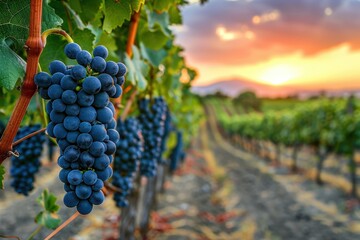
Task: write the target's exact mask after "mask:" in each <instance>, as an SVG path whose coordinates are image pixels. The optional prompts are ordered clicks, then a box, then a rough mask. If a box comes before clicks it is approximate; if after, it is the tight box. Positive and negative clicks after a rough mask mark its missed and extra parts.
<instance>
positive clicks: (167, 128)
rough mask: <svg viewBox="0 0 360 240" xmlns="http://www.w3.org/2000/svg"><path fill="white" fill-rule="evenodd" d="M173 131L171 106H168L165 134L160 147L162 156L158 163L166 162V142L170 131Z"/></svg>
mask: <svg viewBox="0 0 360 240" xmlns="http://www.w3.org/2000/svg"><path fill="white" fill-rule="evenodd" d="M171 131H172V124H171V113H170V110H169V108H168V107H167V106H166V118H165V123H164V134H163V136H162V138H161V148H160V153H161V155H160V158H159V159H158V164H165V163H166V162H165V159H164V158H163V157H162V154H163V153H164V152H165V150H166V144H167V140H168V137H169V134H170V132H171Z"/></svg>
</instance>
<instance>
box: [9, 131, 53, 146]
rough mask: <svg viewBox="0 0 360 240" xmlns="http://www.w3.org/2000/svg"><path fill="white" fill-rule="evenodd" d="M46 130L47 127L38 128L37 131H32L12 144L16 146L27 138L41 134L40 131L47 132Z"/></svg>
mask: <svg viewBox="0 0 360 240" xmlns="http://www.w3.org/2000/svg"><path fill="white" fill-rule="evenodd" d="M45 131H46V128H42V129H40V130H37V131H35V132H33V133H30V134H28V135H26V136H25V137H23V138H20V139H19V140H17V141H15V142H14V143H13V144H12V146H13V147H15V146H16V145H18V144H20V143H22V142H23V141H25V140H26V139H29V138H31V137H33V136H35V135H37V134H39V133H42V132H45Z"/></svg>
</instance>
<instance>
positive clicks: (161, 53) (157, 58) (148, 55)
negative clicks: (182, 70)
mask: <svg viewBox="0 0 360 240" xmlns="http://www.w3.org/2000/svg"><path fill="white" fill-rule="evenodd" d="M140 51H141V55H142V56H143V58H144V59H146V60H148V61H149V62H150V64H151V65H153V66H155V67H158V66H159V65H160V63H161V62H162V61H163V60H164V58H165V57H166V55H167V52H166V50H165V49H160V50H158V51H155V50H152V49H149V48H147V47H145V45H144V44H143V43H140Z"/></svg>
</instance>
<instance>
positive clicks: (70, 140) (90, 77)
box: [34, 43, 126, 214]
mask: <svg viewBox="0 0 360 240" xmlns="http://www.w3.org/2000/svg"><path fill="white" fill-rule="evenodd" d="M64 51H65V55H66V56H67V57H68V58H70V59H76V61H77V64H76V65H74V66H66V65H65V64H64V63H63V62H61V61H58V60H55V61H53V62H51V63H50V65H49V71H50V74H51V76H50V75H49V74H47V73H45V72H40V73H38V74H37V75H35V79H34V80H35V83H36V84H37V85H38V87H39V93H40V95H41V96H42V98H44V99H49V100H50V101H49V102H48V103H47V105H46V111H47V113H48V115H49V116H50V120H51V121H50V123H49V125H48V126H47V133H48V134H49V135H50V136H51V137H54V138H56V141H57V143H58V145H59V147H60V156H59V158H58V165H59V166H60V167H61V168H62V170H61V171H60V173H59V178H60V180H61V181H62V182H63V183H64V189H65V191H66V192H67V193H66V194H65V196H64V199H63V201H64V204H65V205H66V206H67V207H70V208H71V207H77V210H78V211H79V212H80V213H81V214H89V213H90V212H91V211H92V208H93V205H99V204H101V203H102V202H103V201H104V199H105V197H104V194H103V192H102V191H101V189H102V188H103V186H104V181H106V180H107V179H108V178H110V177H111V175H112V168H111V167H110V163H111V162H112V159H113V157H112V154H114V153H115V151H116V144H117V142H118V140H119V133H118V132H117V131H116V121H115V119H114V112H115V109H114V105H113V104H112V103H111V102H110V101H109V98H117V97H119V96H120V95H121V93H122V88H121V85H122V84H123V82H124V75H125V73H126V67H125V65H124V64H122V63H115V62H113V61H106V60H105V59H106V58H107V56H108V50H107V49H106V48H105V47H104V46H97V47H96V48H95V49H94V51H93V56H92V55H91V54H90V53H89V52H88V51H86V50H81V48H80V46H79V45H78V44H76V43H69V44H67V45H66V46H65V49H64Z"/></svg>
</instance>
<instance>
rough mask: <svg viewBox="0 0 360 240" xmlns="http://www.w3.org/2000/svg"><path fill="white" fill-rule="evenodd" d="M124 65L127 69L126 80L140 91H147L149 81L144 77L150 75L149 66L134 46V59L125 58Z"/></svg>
mask: <svg viewBox="0 0 360 240" xmlns="http://www.w3.org/2000/svg"><path fill="white" fill-rule="evenodd" d="M124 64H125V65H126V67H127V70H128V71H127V74H126V80H127V81H130V82H131V83H132V84H133V85H136V86H137V88H138V89H139V90H141V91H142V90H145V88H146V85H147V81H146V79H145V77H144V76H147V74H148V73H149V66H148V65H147V64H146V63H145V62H144V61H143V60H142V59H141V58H140V53H139V50H138V49H137V48H136V47H135V46H133V59H130V58H129V56H128V55H126V56H125V60H124Z"/></svg>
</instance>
